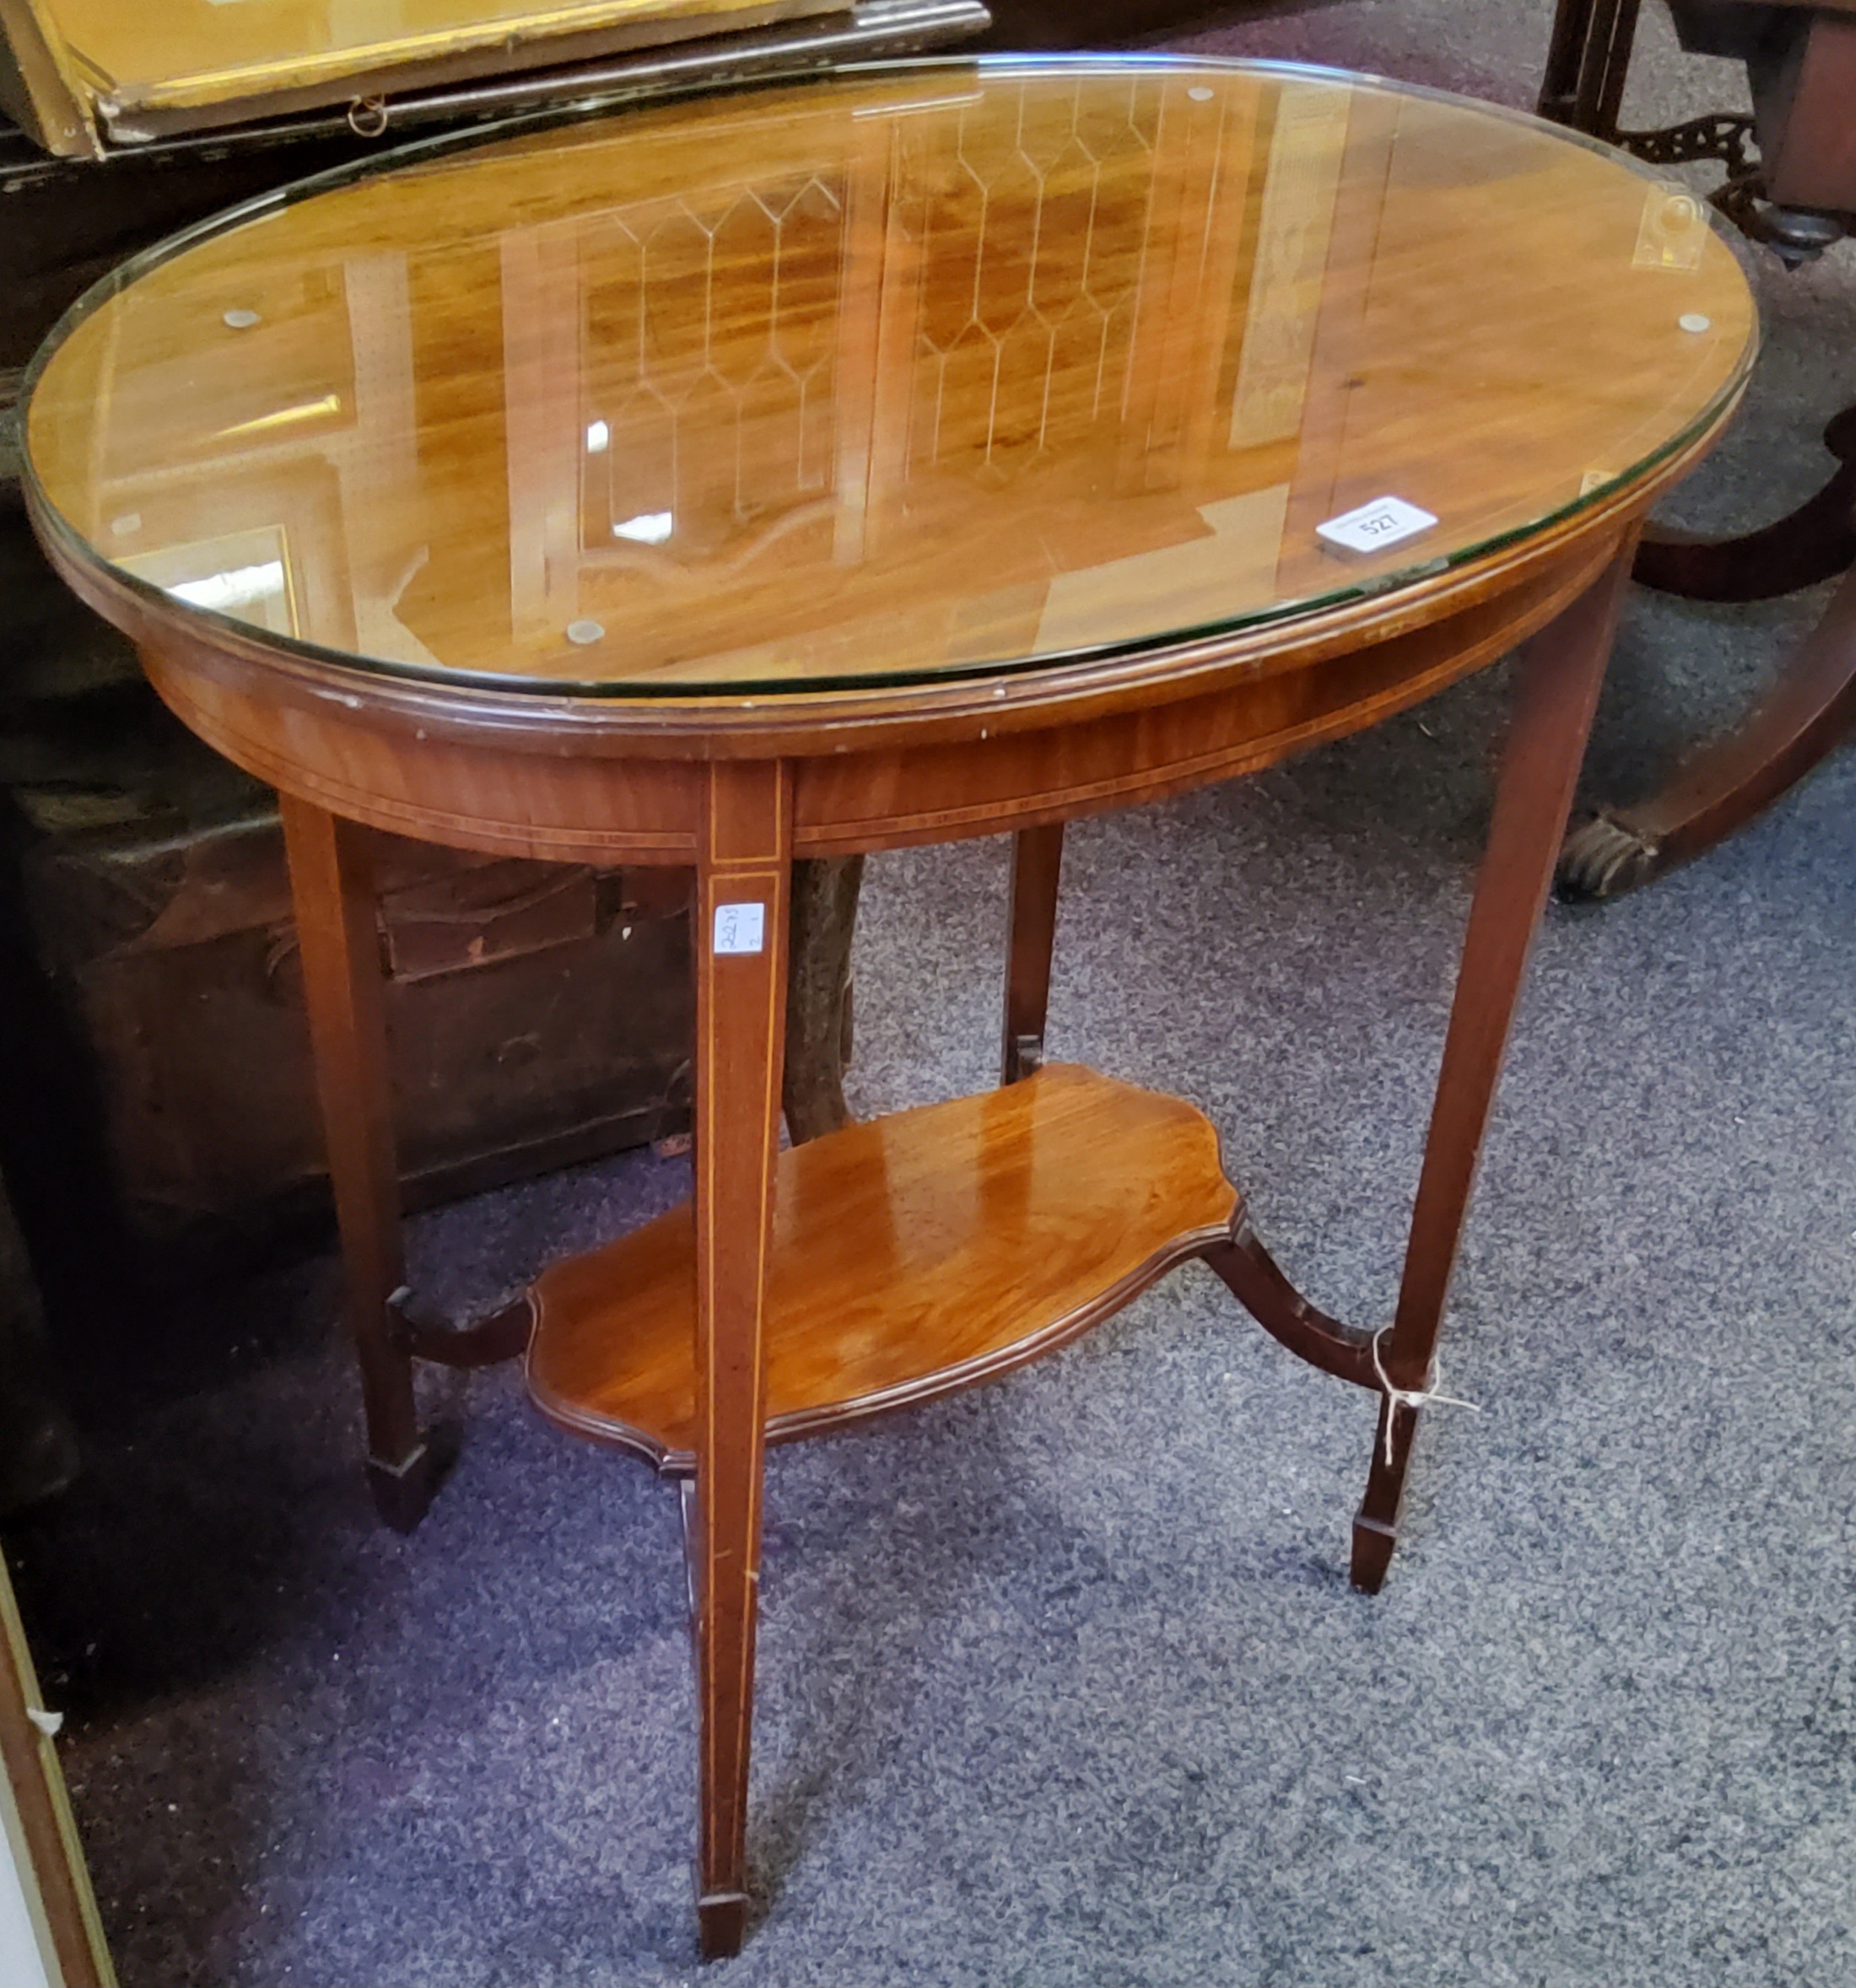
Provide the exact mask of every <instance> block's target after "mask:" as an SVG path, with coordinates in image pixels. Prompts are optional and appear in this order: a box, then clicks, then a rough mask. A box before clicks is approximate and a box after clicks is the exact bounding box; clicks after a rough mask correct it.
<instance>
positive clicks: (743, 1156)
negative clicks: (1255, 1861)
mask: <svg viewBox="0 0 1856 1988" xmlns="http://www.w3.org/2000/svg"><path fill="white" fill-rule="evenodd" d="M792 837H793V826H792V786H791V781H790V776H789V773H788V771H787V769H786V767H785V766H783V765H780V764H779V763H776V762H756V761H749V762H730V761H722V762H717V763H716V764H715V765H713V766H712V767H711V769H710V770H709V775H708V815H707V820H706V822H705V829H704V836H703V847H702V851H701V862H700V866H699V870H698V888H697V928H696V931H695V935H694V936H695V948H696V962H697V965H696V1138H695V1163H696V1194H695V1221H696V1341H697V1344H696V1526H695V1594H696V1648H697V1655H696V1667H697V1682H698V1696H699V1699H700V1706H699V1708H698V1709H699V1716H700V1718H701V1791H700V1799H701V1848H700V1852H699V1868H698V1919H699V1922H700V1928H701V1942H702V1951H703V1952H704V1954H705V1956H708V1957H710V1958H715V1957H716V1956H720V1955H724V1954H729V1953H733V1952H735V1951H736V1950H737V1949H739V1946H740V1945H741V1942H742V1936H743V1934H744V1933H745V1930H746V1922H747V1801H748V1758H749V1733H750V1729H751V1727H752V1717H753V1702H754V1634H755V1620H756V1612H757V1606H758V1597H759V1584H760V1527H761V1509H760V1507H761V1474H762V1451H763V1448H764V1444H765V1425H766V1352H765V1347H764V1344H763V1332H764V1327H765V1324H766V1287H767V1266H768V1257H769V1252H770V1249H771V1246H772V1225H773V1178H774V1164H775V1161H776V1157H777V1154H778V1150H779V1109H780V1071H781V1064H782V1059H783V1050H784V1042H785V1026H786V937H787V920H788V915H789V903H788V900H789V890H790V886H791V873H792Z"/></svg>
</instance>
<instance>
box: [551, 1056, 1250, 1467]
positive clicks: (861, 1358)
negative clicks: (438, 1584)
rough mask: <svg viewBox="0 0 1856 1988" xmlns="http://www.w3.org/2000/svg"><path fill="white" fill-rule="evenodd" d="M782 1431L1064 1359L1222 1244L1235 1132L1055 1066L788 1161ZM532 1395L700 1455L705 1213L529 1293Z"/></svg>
mask: <svg viewBox="0 0 1856 1988" xmlns="http://www.w3.org/2000/svg"><path fill="white" fill-rule="evenodd" d="M778 1178H779V1185H778V1190H777V1199H776V1208H775V1215H774V1240H773V1253H772V1268H771V1271H770V1273H769V1292H768V1302H769V1316H768V1334H767V1342H766V1344H767V1433H768V1436H769V1439H770V1440H772V1441H774V1442H779V1441H782V1440H785V1439H790V1438H793V1437H795V1436H800V1435H810V1434H813V1433H814V1432H817V1431H820V1430H822V1429H826V1428H841V1427H843V1425H845V1424H847V1423H848V1422H856V1421H860V1420H861V1419H863V1418H865V1417H867V1416H870V1415H881V1414H882V1413H884V1412H886V1411H887V1410H890V1409H893V1408H901V1407H904V1406H905V1405H908V1404H910V1403H913V1402H917V1401H928V1400H930V1399H931V1398H934V1397H935V1396H936V1395H945V1394H950V1393H952V1392H953V1391H955V1390H956V1389H958V1388H967V1387H971V1386H972V1385H974V1384H975V1383H976V1382H978V1381H985V1380H989V1379H991V1378H993V1377H994V1376H995V1375H997V1374H1003V1373H1006V1372H1009V1371H1010V1370H1011V1369H1012V1368H1015V1367H1019V1366H1023V1364H1025V1363H1026V1361H1030V1360H1033V1359H1036V1357H1038V1356H1039V1355H1040V1354H1043V1353H1047V1352H1050V1351H1053V1350H1054V1349H1055V1348H1056V1347H1059V1346H1061V1345H1063V1344H1064V1343H1065V1342H1066V1341H1068V1340H1070V1339H1073V1338H1074V1337H1076V1336H1077V1334H1079V1333H1081V1332H1083V1331H1085V1330H1087V1328H1088V1327H1090V1326H1092V1325H1094V1324H1099V1323H1100V1321H1101V1320H1104V1319H1105V1318H1107V1317H1111V1316H1112V1315H1113V1314H1114V1313H1115V1312H1117V1311H1118V1310H1120V1309H1121V1307H1122V1306H1124V1304H1126V1303H1127V1302H1128V1301H1129V1300H1131V1299H1132V1298H1134V1297H1136V1296H1138V1294H1139V1293H1141V1291H1143V1290H1145V1289H1146V1288H1147V1286H1148V1285H1149V1284H1151V1283H1153V1282H1154V1281H1155V1280H1156V1279H1157V1278H1158V1277H1161V1276H1164V1275H1165V1273H1166V1272H1167V1271H1168V1270H1171V1268H1172V1267H1173V1266H1174V1265H1175V1264H1177V1263H1182V1262H1184V1261H1185V1259H1187V1258H1188V1257H1191V1256H1198V1255H1199V1254H1201V1253H1202V1252H1203V1251H1204V1250H1205V1249H1208V1248H1209V1247H1210V1246H1212V1245H1213V1244H1215V1243H1217V1242H1222V1241H1223V1240H1224V1239H1225V1238H1226V1236H1227V1235H1228V1234H1229V1230H1230V1227H1231V1224H1232V1219H1233V1218H1234V1217H1235V1215H1236V1212H1237V1209H1238V1206H1239V1200H1238V1195H1237V1191H1236V1188H1233V1187H1232V1185H1231V1184H1230V1183H1229V1181H1227V1180H1226V1178H1225V1175H1224V1170H1223V1168H1222V1165H1220V1163H1219V1154H1218V1135H1217V1134H1216V1132H1215V1131H1214V1130H1213V1129H1212V1125H1211V1124H1210V1122H1209V1121H1208V1120H1207V1119H1206V1118H1205V1117H1203V1116H1202V1114H1200V1113H1198V1111H1195V1110H1194V1109H1193V1108H1192V1106H1190V1105H1189V1104H1182V1102H1181V1101H1180V1100H1178V1099H1177V1098H1172V1097H1161V1096H1160V1095H1158V1094H1157V1093H1155V1092H1154V1091H1151V1090H1138V1089H1136V1088H1135V1087H1134V1086H1132V1085H1131V1084H1119V1083H1117V1082H1116V1081H1115V1080H1114V1079H1113V1078H1111V1077H1100V1076H1098V1075H1097V1073H1095V1072H1094V1071H1093V1070H1085V1069H1083V1068H1082V1067H1080V1066H1078V1065H1076V1064H1067V1063H1053V1064H1051V1065H1050V1066H1048V1067H1046V1068H1045V1069H1043V1070H1040V1071H1039V1072H1038V1073H1037V1074H1036V1076H1033V1077H1028V1078H1026V1080H1025V1081H1024V1082H1023V1083H1021V1084H1011V1085H1008V1086H1007V1087H1006V1088H1004V1089H1003V1090H992V1091H986V1092H984V1093H982V1094H981V1095H979V1096H978V1097H960V1098H955V1099H954V1100H952V1101H950V1102H949V1103H948V1104H931V1105H928V1106H926V1107H923V1108H922V1109H921V1110H918V1111H901V1112H898V1113H896V1114H894V1115H893V1116H892V1117H887V1118H880V1119H877V1120H874V1121H871V1122H870V1123H868V1124H860V1125H852V1126H848V1127H847V1128H845V1129H844V1130H843V1131H841V1132H833V1133H832V1134H830V1135H828V1136H827V1138H822V1139H816V1140H814V1141H813V1142H812V1143H811V1144H810V1145H806V1146H801V1147H800V1148H796V1150H794V1151H790V1152H786V1153H783V1154H782V1155H780V1157H779V1176H778ZM534 1300H535V1314H536V1317H535V1330H534V1336H533V1337H532V1340H531V1341H530V1343H529V1358H528V1374H529V1391H530V1392H531V1394H532V1395H533V1396H534V1398H535V1401H536V1405H537V1406H539V1408H541V1410H542V1411H543V1413H544V1414H546V1415H548V1416H549V1417H550V1418H552V1419H553V1420H554V1421H556V1422H559V1423H560V1424H561V1425H563V1427H565V1428H570V1429H572V1430H573V1431H574V1432H576V1433H577V1434H579V1435H587V1436H591V1437H593V1438H595V1439H598V1440H600V1441H603V1442H614V1443H619V1444H622V1445H624V1446H626V1447H627V1448H628V1449H635V1450H637V1451H638V1452H641V1454H642V1455H644V1456H646V1457H647V1458H649V1459H651V1462H654V1463H655V1464H657V1465H658V1467H659V1468H660V1469H663V1470H665V1471H667V1472H672V1473H683V1472H688V1471H689V1470H691V1469H693V1468H694V1467H695V1456H694V1453H693V1450H692V1448H691V1445H692V1444H693V1442H694V1440H695V1424H696V1381H695V1312H696V1263H695V1217H694V1214H693V1212H692V1210H691V1206H690V1204H688V1202H685V1204H684V1205H682V1206H681V1207H680V1208H677V1209H672V1210H671V1212H670V1213H669V1214H668V1215H660V1216H659V1217H658V1219H657V1220H655V1221H654V1222H648V1223H647V1224H646V1225H645V1226H644V1227H643V1228H642V1229H636V1230H634V1232H632V1233H631V1234H630V1235H629V1236H621V1237H620V1239H619V1240H618V1241H617V1242H611V1243H608V1244H607V1246H605V1247H604V1248H603V1249H597V1250H594V1251H592V1252H591V1253H589V1254H588V1255H586V1256H577V1257H575V1258H573V1259H571V1260H570V1261H569V1262H566V1263H561V1264H559V1265H556V1266H555V1267H554V1268H553V1269H552V1270H549V1271H548V1272H546V1274H545V1275H544V1276H543V1277H542V1278H541V1279H540V1280H539V1283H537V1284H536V1287H535V1292H534Z"/></svg>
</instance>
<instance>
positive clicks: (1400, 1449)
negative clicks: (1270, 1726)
mask: <svg viewBox="0 0 1856 1988" xmlns="http://www.w3.org/2000/svg"><path fill="white" fill-rule="evenodd" d="M1629 571H1630V563H1629V553H1628V549H1626V550H1625V551H1623V552H1621V553H1619V555H1618V558H1617V560H1615V561H1614V563H1613V564H1612V566H1611V568H1610V569H1609V570H1608V572H1607V573H1605V574H1604V576H1603V577H1602V578H1601V580H1598V581H1597V583H1595V584H1594V586H1593V587H1591V588H1590V589H1589V590H1587V592H1586V593H1584V594H1583V595H1582V596H1581V597H1580V598H1579V599H1578V600H1577V601H1575V602H1574V603H1573V605H1572V606H1571V607H1568V608H1567V610H1565V611H1564V613H1563V614H1560V617H1558V619H1557V620H1555V621H1554V622H1553V623H1552V624H1550V626H1549V627H1547V628H1545V629H1544V630H1543V631H1541V633H1540V634H1538V635H1537V636H1536V637H1534V638H1533V641H1531V642H1530V643H1529V644H1527V645H1526V648H1525V649H1523V651H1522V658H1521V662H1520V681H1519V682H1518V684H1517V685H1516V691H1515V708H1514V715H1513V722H1512V724H1511V726H1510V729H1509V735H1508V743H1507V745H1506V749H1505V750H1504V752H1503V757H1502V771H1501V777H1500V780H1499V784H1498V786H1497V787H1496V797H1495V813H1494V817H1493V820H1492V821H1491V822H1490V824H1489V842H1488V847H1487V850H1486V853H1485V854H1484V855H1483V857H1482V870H1481V872H1480V874H1479V876H1478V877H1477V879H1476V898H1475V901H1474V903H1473V904H1472V906H1471V908H1470V912H1469V930H1468V931H1467V933H1466V935H1465V937H1464V940H1463V955H1462V966H1461V968H1460V969H1459V972H1458V974H1457V981H1456V992H1455V998H1454V999H1453V1000H1452V1003H1451V1007H1450V1025H1449V1031H1448V1033H1446V1035H1445V1039H1444V1054H1443V1065H1442V1069H1441V1070H1439V1071H1438V1078H1437V1097H1436V1101H1435V1104H1434V1105H1433V1106H1432V1113H1431V1129H1430V1134H1429V1137H1428V1139H1427V1141H1426V1142H1425V1157H1424V1166H1423V1168H1422V1172H1421V1173H1420V1175H1419V1178H1418V1199H1417V1202H1416V1205H1415V1207H1414V1208H1413V1209H1412V1212H1411V1235H1410V1237H1409V1239H1408V1242H1407V1244H1406V1247H1405V1274H1404V1277H1403V1279H1402V1280H1401V1283H1400V1286H1399V1291H1398V1310H1397V1312H1396V1313H1395V1315H1394V1318H1393V1322H1392V1324H1391V1329H1390V1330H1388V1332H1387V1334H1386V1335H1385V1337H1384V1343H1383V1345H1382V1346H1381V1349H1380V1364H1381V1367H1382V1368H1383V1370H1384V1375H1385V1378H1386V1379H1387V1380H1388V1381H1389V1382H1390V1384H1391V1388H1393V1389H1394V1390H1396V1391H1398V1393H1399V1394H1403V1395H1418V1394H1422V1392H1423V1391H1425V1389H1426V1388H1428V1386H1429V1385H1430V1384H1431V1378H1432V1374H1433V1371H1434V1367H1435V1358H1436V1351H1437V1334H1438V1325H1439V1324H1440V1323H1441V1321H1442V1317H1443V1309H1444V1300H1445V1296H1446V1294H1447V1293H1448V1291H1449V1283H1450V1273H1451V1272H1452V1269H1453V1268H1454V1267H1455V1263H1456V1253H1457V1246H1458V1243H1459V1241H1460V1239H1461V1238H1462V1228H1463V1220H1464V1217H1465V1215H1466V1214H1467V1212H1468V1210H1469V1193H1470V1188H1471V1186H1472V1184H1473V1182H1474V1180H1475V1177H1476V1161H1477V1159H1478V1158H1479V1155H1480V1154H1481V1151H1482V1136H1483V1134H1484V1133H1485V1131H1486V1130H1487V1128H1488V1124H1489V1112H1490V1110H1491V1108H1492V1107H1493V1104H1494V1101H1495V1089H1496V1080H1497V1078H1498V1077H1499V1075H1500V1073H1501V1067H1502V1057H1503V1051H1504V1050H1506V1046H1507V1042H1508V1029H1509V1023H1510V1021H1511V1020H1512V1019H1513V1015H1514V1009H1515V1004H1516V1001H1517V1000H1518V999H1519V998H1520V991H1521V982H1522V977H1523V973H1524V972H1525V971H1526V964H1527V955H1528V952H1529V950H1530V947H1531V946H1532V945H1533V935H1534V931H1535V928H1536V927H1537V925H1539V923H1540V910H1541V907H1542V906H1543V904H1544V903H1545V902H1546V899H1547V887H1548V884H1550V881H1552V877H1553V855H1554V851H1555V850H1556V848H1557V845H1558V842H1559V837H1560V823H1562V822H1563V821H1564V820H1565V818H1566V810H1567V807H1568V806H1569V805H1570V803H1571V800H1572V795H1573V787H1574V783H1576V781H1577V779H1578V777H1579V764H1580V760H1581V759H1582V758H1583V757H1584V752H1585V742H1586V738H1587V734H1588V732H1590V730H1591V721H1592V713H1593V712H1594V709H1595V708H1596V707H1597V702H1598V687H1599V685H1600V684H1601V683H1602V682H1603V681H1604V668H1605V664H1606V662H1607V661H1608V658H1609V657H1610V654H1611V641H1612V637H1613V635H1614V632H1615V631H1616V627H1617V621H1618V608H1619V606H1620V604H1621V601H1622V599H1623V596H1624V587H1625V583H1626V582H1627V580H1628V577H1629ZM1240 1295H1241V1293H1240ZM1417 1428H1418V1412H1417V1409H1416V1408H1415V1406H1413V1405H1411V1404H1410V1403H1409V1402H1408V1401H1401V1400H1398V1399H1396V1398H1395V1396H1394V1395H1392V1394H1384V1393H1382V1395H1381V1401H1380V1410H1379V1429H1378V1439H1377V1440H1376V1441H1375V1442H1374V1446H1373V1461H1372V1467H1371V1471H1370V1472H1369V1474H1368V1476H1367V1487H1366V1496H1365V1498H1364V1501H1363V1502H1362V1503H1361V1507H1360V1513H1359V1516H1358V1517H1357V1519H1356V1520H1354V1554H1353V1578H1354V1585H1355V1586H1356V1587H1362V1588H1364V1589H1366V1590H1367V1591H1368V1592H1369V1593H1374V1592H1377V1591H1378V1588H1379V1587H1380V1586H1381V1584H1382V1583H1383V1582H1384V1579H1385V1575H1386V1570H1387V1568H1388V1566H1389V1565H1390V1564H1391V1557H1392V1549H1393V1547H1394V1545H1395V1543H1396V1540H1397V1528H1398V1510H1399V1505H1400V1503H1401V1499H1403V1496H1404V1494H1405V1471H1406V1467H1407V1466H1408V1464H1409V1462H1410V1461H1411V1440H1412V1438H1413V1436H1414V1435H1415V1434H1416V1432H1417Z"/></svg>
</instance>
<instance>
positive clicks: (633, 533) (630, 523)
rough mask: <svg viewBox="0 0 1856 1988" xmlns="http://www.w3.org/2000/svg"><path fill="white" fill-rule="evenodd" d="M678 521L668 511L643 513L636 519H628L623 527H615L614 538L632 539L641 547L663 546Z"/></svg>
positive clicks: (613, 529)
mask: <svg viewBox="0 0 1856 1988" xmlns="http://www.w3.org/2000/svg"><path fill="white" fill-rule="evenodd" d="M675 524H676V520H675V519H674V518H673V517H672V516H671V514H670V512H668V511H641V512H639V514H638V515H637V517H635V518H627V519H626V520H625V522H624V524H622V525H614V526H613V528H612V536H614V538H615V539H631V540H632V541H633V543H634V544H637V545H641V546H661V545H662V544H663V543H664V540H665V539H668V537H669V536H670V535H671V531H672V530H673V529H674V527H675Z"/></svg>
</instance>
